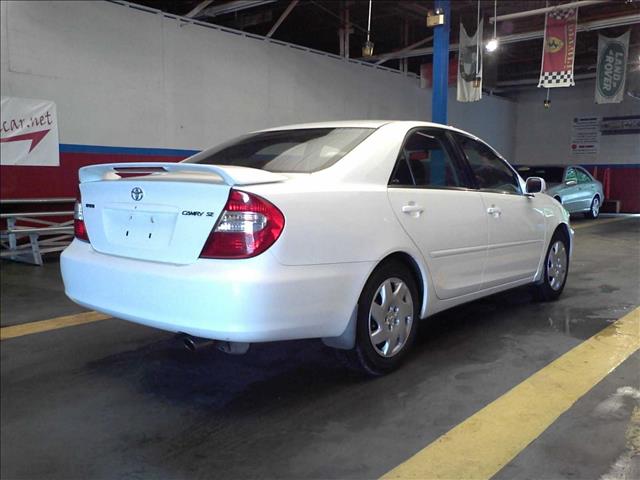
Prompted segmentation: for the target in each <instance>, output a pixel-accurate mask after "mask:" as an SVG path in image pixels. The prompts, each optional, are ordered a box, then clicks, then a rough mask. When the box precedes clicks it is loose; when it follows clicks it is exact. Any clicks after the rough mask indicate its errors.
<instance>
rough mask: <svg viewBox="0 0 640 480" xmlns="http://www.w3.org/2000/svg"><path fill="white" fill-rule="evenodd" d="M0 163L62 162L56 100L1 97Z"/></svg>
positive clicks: (47, 164)
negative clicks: (54, 101)
mask: <svg viewBox="0 0 640 480" xmlns="http://www.w3.org/2000/svg"><path fill="white" fill-rule="evenodd" d="M0 164H2V165H34V166H36V165H37V166H57V165H60V154H59V144H58V118H57V115H56V104H55V103H53V102H51V101H49V100H37V99H34V98H17V97H2V98H1V104H0Z"/></svg>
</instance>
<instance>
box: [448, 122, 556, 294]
mask: <svg viewBox="0 0 640 480" xmlns="http://www.w3.org/2000/svg"><path fill="white" fill-rule="evenodd" d="M453 136H454V138H455V139H456V141H457V143H458V145H459V147H460V149H461V150H462V151H463V152H464V156H465V158H466V160H467V161H468V163H469V166H470V167H471V170H472V172H473V175H474V177H475V180H476V184H477V186H478V188H479V189H480V195H481V198H482V200H483V202H484V208H485V212H486V213H485V215H486V216H487V218H488V220H489V242H488V251H487V264H486V267H485V269H484V275H483V277H484V283H483V288H490V287H494V286H498V285H505V284H508V283H512V282H516V281H519V280H523V279H526V278H533V276H534V274H535V273H536V271H537V269H538V265H539V262H540V258H541V255H542V253H543V252H542V250H543V248H544V239H545V217H544V213H543V211H542V209H540V208H536V206H535V203H536V202H535V198H531V197H528V196H526V195H524V194H523V192H522V187H521V185H520V179H519V178H518V176H517V174H516V173H515V171H514V170H513V169H512V168H511V167H510V166H509V165H508V164H507V163H506V161H505V160H503V159H502V158H501V157H500V156H499V155H498V154H497V153H496V152H495V151H494V150H493V149H491V148H490V147H489V146H488V145H486V144H485V143H482V142H479V141H477V140H475V139H473V138H471V137H469V136H466V135H462V134H458V133H456V134H453Z"/></svg>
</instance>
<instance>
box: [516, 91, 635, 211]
mask: <svg viewBox="0 0 640 480" xmlns="http://www.w3.org/2000/svg"><path fill="white" fill-rule="evenodd" d="M594 90H595V81H593V80H591V81H581V82H578V83H576V86H575V87H571V88H556V89H553V90H551V92H550V99H551V108H549V109H545V108H544V107H543V105H542V103H543V100H544V99H545V96H546V93H547V91H546V89H543V88H540V89H538V88H534V87H532V88H531V89H530V90H527V91H523V92H522V93H520V94H519V95H518V98H517V107H516V111H517V127H516V141H515V155H514V159H513V163H516V164H520V165H524V164H532V165H543V164H547V165H549V164H560V165H576V164H577V165H583V166H585V167H587V169H588V170H590V171H591V173H592V174H595V176H596V177H597V178H598V180H600V181H602V182H603V183H604V187H605V196H608V197H609V198H610V199H614V200H619V201H620V202H621V209H622V211H625V212H640V189H639V188H638V185H640V135H638V134H624V135H601V136H600V142H599V149H598V153H597V154H595V155H580V156H577V155H574V154H572V151H571V137H572V124H573V119H574V117H620V116H626V115H637V114H638V113H639V112H640V100H637V99H634V98H632V97H630V96H628V95H625V97H624V99H623V101H622V102H621V103H609V104H601V105H598V104H596V103H595V101H594ZM607 189H608V190H609V192H608V195H607Z"/></svg>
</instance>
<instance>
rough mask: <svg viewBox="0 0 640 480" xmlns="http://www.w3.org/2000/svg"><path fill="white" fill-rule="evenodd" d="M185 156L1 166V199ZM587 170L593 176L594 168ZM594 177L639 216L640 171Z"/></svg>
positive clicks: (68, 192) (71, 188) (68, 156)
mask: <svg viewBox="0 0 640 480" xmlns="http://www.w3.org/2000/svg"><path fill="white" fill-rule="evenodd" d="M172 153H173V152H172ZM187 156H188V152H186V153H185V154H184V155H181V156H176V155H149V154H131V153H122V154H121V153H108V154H107V153H87V152H60V166H58V167H23V166H8V165H3V166H1V167H0V198H43V197H74V196H75V195H76V192H77V185H78V169H79V168H80V167H84V166H86V165H94V164H96V163H111V162H179V161H180V160H183V159H184V158H186V157H187ZM589 170H590V171H591V173H594V169H593V167H591V168H589ZM595 174H596V175H595V176H596V178H598V180H600V181H603V179H604V176H605V175H608V177H609V178H608V184H609V199H611V200H620V202H621V211H622V212H626V213H640V167H638V166H637V165H634V166H630V167H622V166H616V167H615V168H607V167H606V166H602V165H600V166H598V168H597V171H596V172H595Z"/></svg>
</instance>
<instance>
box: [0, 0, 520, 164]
mask: <svg viewBox="0 0 640 480" xmlns="http://www.w3.org/2000/svg"><path fill="white" fill-rule="evenodd" d="M0 25H1V28H0V30H1V32H0V33H1V36H0V41H1V44H2V45H1V51H0V57H1V61H0V69H1V70H0V73H1V75H0V82H1V83H0V87H1V91H2V95H6V96H17V97H30V98H43V99H49V100H53V101H55V102H56V103H57V108H58V118H59V123H60V141H61V143H77V144H89V145H114V146H140V147H166V148H185V149H201V148H205V147H207V146H210V145H212V144H215V143H217V142H219V141H222V140H224V139H227V138H229V137H232V136H235V135H238V134H241V133H244V132H246V131H249V130H255V129H260V128H266V127H272V126H277V125H283V124H291V123H299V122H307V121H321V120H334V119H353V118H384V119H419V120H428V119H429V118H430V112H431V101H430V97H431V92H430V91H429V90H421V89H420V88H419V86H418V81H417V80H416V79H415V78H414V77H405V76H403V75H400V74H396V73H391V72H389V71H384V70H377V69H374V68H370V67H366V66H363V65H360V64H355V63H351V62H345V61H343V60H341V59H335V58H331V57H327V56H321V55H317V54H314V53H310V52H306V51H301V50H298V49H294V48H290V47H287V46H282V45H277V44H274V43H269V42H264V41H262V40H259V39H254V38H250V37H244V36H240V35H236V34H233V33H229V32H224V31H221V30H219V29H213V28H207V27H204V26H199V25H193V24H184V23H182V22H180V21H178V20H174V19H171V18H166V17H164V16H163V15H160V14H153V13H147V12H142V11H139V10H136V9H132V8H128V7H124V6H121V5H117V4H113V3H108V2H98V1H71V2H44V1H38V2H4V1H3V2H0ZM450 93H451V92H450ZM449 98H450V103H449V105H450V106H449V109H450V114H449V119H450V120H449V123H451V124H453V125H456V126H458V127H460V128H463V129H466V130H469V131H471V132H473V133H475V134H477V135H478V136H481V137H483V138H484V139H485V140H487V141H488V142H490V143H492V144H493V145H494V146H495V147H496V148H497V149H498V150H500V151H502V153H503V154H505V155H506V156H507V157H510V156H511V155H512V154H513V152H514V144H513V137H514V131H515V123H516V122H515V112H516V110H515V105H514V104H513V103H511V102H508V101H506V100H503V99H499V98H495V97H492V98H485V99H483V100H482V101H481V102H478V103H475V104H459V103H457V102H455V97H454V96H451V95H450V97H449Z"/></svg>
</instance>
